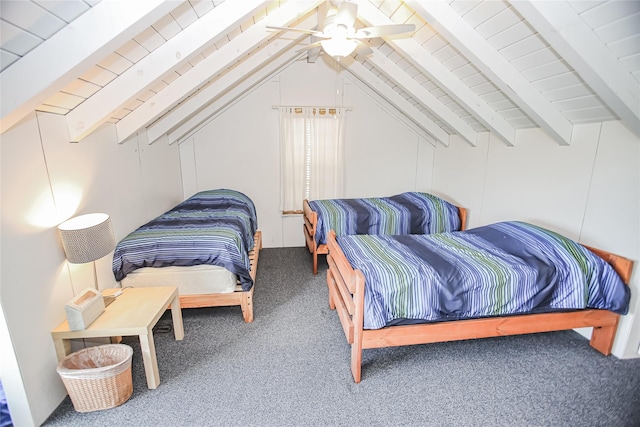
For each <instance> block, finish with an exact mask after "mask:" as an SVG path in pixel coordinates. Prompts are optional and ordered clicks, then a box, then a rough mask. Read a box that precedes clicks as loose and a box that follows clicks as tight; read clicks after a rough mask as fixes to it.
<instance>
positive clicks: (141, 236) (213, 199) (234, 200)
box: [112, 189, 258, 291]
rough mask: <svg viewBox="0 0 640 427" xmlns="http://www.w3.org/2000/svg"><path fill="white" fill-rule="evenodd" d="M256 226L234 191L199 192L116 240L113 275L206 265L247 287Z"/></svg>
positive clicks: (243, 199) (244, 202) (252, 212)
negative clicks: (221, 271)
mask: <svg viewBox="0 0 640 427" xmlns="http://www.w3.org/2000/svg"><path fill="white" fill-rule="evenodd" d="M257 228H258V222H257V215H256V210H255V206H254V204H253V202H252V201H251V199H249V198H248V197H247V196H246V195H244V194H242V193H240V192H238V191H234V190H226V189H220V190H209V191H202V192H199V193H197V194H195V195H193V196H192V197H190V198H188V199H187V200H185V201H184V202H182V203H180V204H179V205H177V206H176V207H174V208H173V209H171V210H169V211H168V212H165V213H164V214H162V215H160V216H159V217H157V218H155V219H153V220H152V221H149V222H148V223H146V224H144V225H143V226H141V227H139V228H138V229H136V230H135V231H133V232H132V233H130V234H129V235H128V236H126V237H125V238H124V239H122V240H121V241H120V242H119V243H118V245H117V246H116V249H115V251H114V254H113V264H112V268H113V274H114V276H115V278H116V280H118V281H120V280H122V279H124V278H125V277H126V276H127V274H129V273H131V272H132V271H134V270H136V269H138V268H142V267H168V266H182V267H188V266H193V265H201V264H209V265H217V266H221V267H224V268H226V269H227V270H229V271H231V272H232V273H235V274H236V275H237V276H238V278H239V280H240V284H241V285H242V289H243V290H245V291H248V290H249V289H251V287H252V286H253V280H252V279H251V275H250V270H251V264H250V260H249V251H250V250H251V249H252V248H253V245H254V241H253V238H254V234H255V232H256V230H257Z"/></svg>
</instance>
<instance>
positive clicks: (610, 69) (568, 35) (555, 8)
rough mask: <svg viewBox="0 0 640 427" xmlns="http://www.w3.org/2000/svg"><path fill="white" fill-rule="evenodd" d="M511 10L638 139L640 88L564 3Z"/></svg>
mask: <svg viewBox="0 0 640 427" xmlns="http://www.w3.org/2000/svg"><path fill="white" fill-rule="evenodd" d="M511 4H512V6H513V7H514V8H515V9H516V10H517V11H518V13H520V15H522V17H523V18H524V19H526V20H527V22H528V23H529V24H530V25H531V26H532V27H533V28H535V30H536V31H538V33H539V34H540V35H541V36H542V37H543V38H544V39H545V40H546V41H547V43H549V44H550V45H551V47H552V48H553V49H554V50H555V51H556V52H558V53H559V54H560V56H562V59H563V60H564V61H566V62H567V63H568V64H569V65H570V66H571V67H572V68H573V69H574V70H576V72H577V73H578V74H579V75H580V77H581V78H582V79H583V80H584V81H585V82H586V83H587V84H588V85H589V87H591V89H592V90H593V91H595V92H596V94H597V95H598V96H599V97H600V98H601V99H602V100H603V101H604V102H605V103H606V104H607V106H608V107H609V108H611V110H612V111H613V112H614V113H615V114H616V115H617V116H618V117H620V118H621V119H622V121H623V122H624V123H626V124H627V126H628V127H629V128H630V129H631V130H632V131H633V132H634V133H635V134H636V135H637V136H640V86H639V85H638V82H637V81H636V80H635V79H634V78H633V77H632V76H631V74H630V73H629V72H628V71H626V70H624V69H623V68H622V67H620V66H618V65H616V64H617V63H618V62H619V61H618V57H617V56H616V55H615V54H614V53H613V52H612V51H611V49H609V48H608V47H607V46H606V45H605V44H604V43H603V42H602V40H600V38H599V37H598V35H597V34H596V33H594V32H593V30H592V29H591V28H589V26H588V25H587V24H586V22H585V21H584V20H583V19H582V18H581V17H580V15H578V14H577V13H576V11H575V10H574V9H573V8H572V7H571V5H569V4H568V3H567V2H565V1H554V2H546V1H512V2H511Z"/></svg>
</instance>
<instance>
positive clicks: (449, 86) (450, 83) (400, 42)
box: [356, 0, 516, 146]
mask: <svg viewBox="0 0 640 427" xmlns="http://www.w3.org/2000/svg"><path fill="white" fill-rule="evenodd" d="M356 2H357V3H358V16H359V18H360V19H361V20H362V21H364V22H365V23H366V24H367V25H374V26H375V25H390V24H396V22H394V21H392V20H391V19H389V18H388V17H387V16H386V15H385V14H384V13H382V12H381V11H380V10H379V9H377V8H376V7H374V6H373V5H372V4H371V3H370V2H369V1H361V0H356ZM385 42H386V43H388V44H389V45H391V46H393V47H394V48H395V49H397V50H398V51H400V52H402V53H403V54H404V55H403V56H404V58H405V59H406V60H407V61H408V62H410V63H411V64H412V65H413V66H415V67H416V68H418V69H419V70H420V71H422V72H423V73H424V74H426V75H427V76H429V78H430V79H431V80H432V81H433V82H434V83H435V84H437V85H438V86H439V87H440V88H441V89H442V90H443V91H445V92H446V93H447V94H448V95H449V96H451V98H452V99H454V100H455V101H456V102H457V103H458V104H459V105H460V106H461V107H463V108H464V109H465V110H467V111H468V112H469V113H470V114H473V116H474V117H475V118H476V119H477V120H478V121H479V122H480V123H482V125H483V126H484V127H486V128H487V129H489V130H491V131H492V132H493V133H494V134H495V135H496V136H498V138H500V139H501V140H503V141H504V142H505V143H506V144H507V145H509V146H513V145H514V144H515V137H516V131H515V128H514V127H513V126H511V125H510V124H509V123H508V122H507V121H506V120H504V119H503V118H502V117H501V116H500V115H499V114H498V113H497V112H496V111H495V110H494V109H492V108H491V107H489V105H488V104H487V103H486V102H485V101H484V100H483V99H482V98H481V97H480V96H478V95H477V94H476V93H475V92H473V91H472V90H471V89H470V88H469V87H468V86H466V85H465V84H463V83H462V82H461V81H460V79H459V78H457V77H456V76H455V75H454V74H453V73H452V72H451V71H450V70H449V69H447V68H446V67H445V66H444V65H442V63H441V62H440V61H438V60H437V59H436V58H434V57H433V55H431V54H430V53H429V52H428V51H427V50H425V49H424V48H423V47H422V46H421V45H420V44H419V43H417V42H416V41H415V40H413V39H412V38H393V37H391V38H385Z"/></svg>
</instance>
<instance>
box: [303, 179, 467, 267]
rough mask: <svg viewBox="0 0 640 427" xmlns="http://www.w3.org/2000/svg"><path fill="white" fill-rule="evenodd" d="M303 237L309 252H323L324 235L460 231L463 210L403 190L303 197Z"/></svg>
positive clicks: (316, 260)
mask: <svg viewBox="0 0 640 427" xmlns="http://www.w3.org/2000/svg"><path fill="white" fill-rule="evenodd" d="M302 211H303V216H304V226H303V228H304V236H305V241H306V245H307V248H308V249H309V252H311V253H312V255H313V274H317V273H318V255H326V254H327V252H328V248H327V236H328V234H329V231H330V230H334V231H335V232H336V234H337V235H338V236H341V235H347V234H431V233H441V232H445V231H458V230H464V229H465V224H466V219H467V211H466V209H464V208H461V207H458V206H455V205H453V204H451V203H449V202H447V201H445V200H443V199H441V198H439V197H436V196H434V195H432V194H428V193H420V192H406V193H402V194H397V195H395V196H391V197H370V198H358V199H324V200H312V201H309V200H306V199H305V200H304V202H303V205H302Z"/></svg>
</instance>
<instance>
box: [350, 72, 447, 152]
mask: <svg viewBox="0 0 640 427" xmlns="http://www.w3.org/2000/svg"><path fill="white" fill-rule="evenodd" d="M342 64H343V66H344V67H345V69H346V70H347V71H349V72H350V73H351V74H352V75H353V76H354V77H356V78H358V79H360V80H361V81H362V82H363V83H365V84H366V85H367V86H368V87H369V88H370V89H371V90H373V91H374V92H375V93H376V94H377V95H379V96H380V97H382V99H384V100H385V101H386V102H388V103H389V104H391V105H393V106H394V107H395V108H397V109H398V110H399V111H401V112H402V113H404V114H405V115H406V116H407V117H408V118H409V119H411V121H412V122H413V123H415V124H416V125H417V126H419V127H420V128H422V129H423V130H424V131H425V132H427V133H428V134H429V135H431V136H432V137H433V138H434V139H435V140H436V141H438V142H440V143H441V144H442V145H444V146H448V145H449V138H450V136H449V134H448V133H446V132H445V131H444V130H443V129H442V128H441V127H440V126H438V125H436V124H435V123H434V122H433V121H431V120H430V119H429V118H428V117H427V116H425V115H424V113H423V112H422V111H420V110H419V109H417V108H416V107H415V106H414V105H412V104H411V103H410V102H409V101H407V100H406V99H404V98H403V97H402V96H401V95H400V94H399V93H398V92H396V91H395V90H393V89H392V88H391V87H390V86H389V85H388V84H387V83H386V82H384V81H383V80H381V79H380V78H379V77H378V76H376V75H375V74H374V73H372V72H371V71H370V70H369V69H367V68H366V67H365V66H364V65H362V64H361V63H359V62H358V61H350V62H346V61H345V62H343V63H342ZM430 142H431V141H430Z"/></svg>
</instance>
